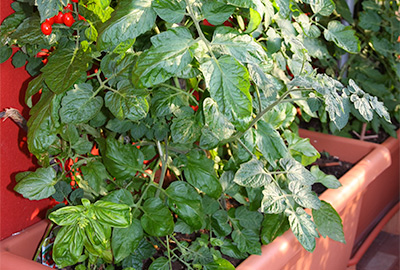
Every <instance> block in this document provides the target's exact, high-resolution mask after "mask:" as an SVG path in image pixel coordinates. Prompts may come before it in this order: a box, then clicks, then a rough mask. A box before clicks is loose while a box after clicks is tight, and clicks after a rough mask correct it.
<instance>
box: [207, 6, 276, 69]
mask: <svg viewBox="0 0 400 270" xmlns="http://www.w3.org/2000/svg"><path fill="white" fill-rule="evenodd" d="M255 12H257V11H255ZM211 45H212V46H213V49H214V48H215V49H217V50H218V51H220V52H221V53H223V54H230V55H232V56H233V57H234V58H235V59H236V60H237V61H239V62H240V63H241V64H256V65H258V66H260V67H261V68H262V67H263V65H267V64H268V63H269V60H268V57H267V54H266V52H265V50H264V49H263V47H262V46H261V45H260V44H259V43H257V42H256V41H255V40H254V38H253V37H251V36H250V35H247V34H241V33H239V32H238V31H237V30H235V29H233V28H229V27H218V28H217V29H216V30H215V32H214V36H213V39H212V42H211Z"/></svg>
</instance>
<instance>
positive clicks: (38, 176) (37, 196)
mask: <svg viewBox="0 0 400 270" xmlns="http://www.w3.org/2000/svg"><path fill="white" fill-rule="evenodd" d="M56 183H57V179H56V171H55V170H54V169H53V168H52V167H48V168H39V169H37V170H36V171H35V172H33V173H30V174H28V175H27V176H25V177H24V178H22V180H20V181H19V182H18V184H17V185H16V186H15V187H14V190H15V191H16V192H18V193H20V194H21V195H22V196H24V197H25V198H27V199H30V200H41V199H45V198H48V197H50V196H51V195H53V194H54V193H55V192H56V189H55V188H54V185H55V184H56Z"/></svg>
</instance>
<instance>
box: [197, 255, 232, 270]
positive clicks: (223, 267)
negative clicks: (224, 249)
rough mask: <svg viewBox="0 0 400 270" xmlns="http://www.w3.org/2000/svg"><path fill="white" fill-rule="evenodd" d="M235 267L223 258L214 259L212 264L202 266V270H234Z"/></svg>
mask: <svg viewBox="0 0 400 270" xmlns="http://www.w3.org/2000/svg"><path fill="white" fill-rule="evenodd" d="M234 269H235V267H234V266H233V265H232V264H231V263H230V262H229V261H227V260H225V259H223V258H218V259H215V260H214V261H213V262H211V263H208V264H206V265H204V270H234Z"/></svg>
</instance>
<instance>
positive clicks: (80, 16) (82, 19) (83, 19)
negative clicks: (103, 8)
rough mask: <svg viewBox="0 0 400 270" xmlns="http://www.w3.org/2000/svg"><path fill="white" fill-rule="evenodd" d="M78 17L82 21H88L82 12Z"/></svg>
mask: <svg viewBox="0 0 400 270" xmlns="http://www.w3.org/2000/svg"><path fill="white" fill-rule="evenodd" d="M78 19H79V20H81V21H85V22H86V19H85V17H83V16H82V15H81V14H78Z"/></svg>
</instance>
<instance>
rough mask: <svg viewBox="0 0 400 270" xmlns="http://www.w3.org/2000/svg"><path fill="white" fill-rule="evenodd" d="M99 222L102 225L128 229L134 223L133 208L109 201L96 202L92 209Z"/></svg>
mask: <svg viewBox="0 0 400 270" xmlns="http://www.w3.org/2000/svg"><path fill="white" fill-rule="evenodd" d="M91 209H92V210H93V213H94V216H95V218H96V220H97V222H101V223H102V224H105V225H108V226H112V227H118V228H126V227H128V226H129V225H130V224H131V223H132V216H131V208H130V207H129V206H128V205H126V204H119V203H113V202H107V201H101V200H100V201H96V202H95V203H94V204H93V205H92V208H91Z"/></svg>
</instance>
